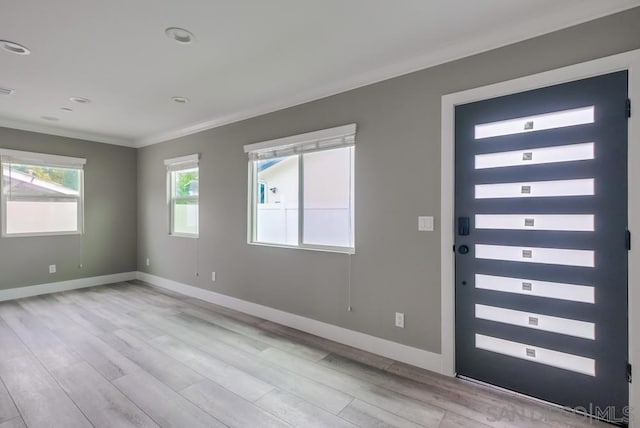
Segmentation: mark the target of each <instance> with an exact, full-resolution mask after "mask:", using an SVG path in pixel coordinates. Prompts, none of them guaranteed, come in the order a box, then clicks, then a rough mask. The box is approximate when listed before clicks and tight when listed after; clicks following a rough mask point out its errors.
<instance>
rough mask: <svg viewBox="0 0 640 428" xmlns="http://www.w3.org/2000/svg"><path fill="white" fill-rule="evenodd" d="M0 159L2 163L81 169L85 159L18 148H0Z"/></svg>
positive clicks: (85, 161)
mask: <svg viewBox="0 0 640 428" xmlns="http://www.w3.org/2000/svg"><path fill="white" fill-rule="evenodd" d="M0 161H1V162H2V163H3V164H21V165H46V166H50V167H57V168H72V169H83V168H84V165H85V164H86V163H87V160H86V159H84V158H74V157H69V156H59V155H50V154H46V153H32V152H23V151H19V150H9V149H0Z"/></svg>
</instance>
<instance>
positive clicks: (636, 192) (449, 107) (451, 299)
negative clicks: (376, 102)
mask: <svg viewBox="0 0 640 428" xmlns="http://www.w3.org/2000/svg"><path fill="white" fill-rule="evenodd" d="M623 70H627V71H628V72H629V98H630V99H631V106H632V115H631V118H630V120H629V141H628V153H627V157H628V165H629V172H628V178H627V180H628V184H629V186H628V187H629V194H628V198H629V213H628V214H629V230H631V232H632V235H631V241H632V242H631V248H632V250H631V251H630V252H629V261H628V263H629V299H628V305H629V338H628V339H629V362H631V364H632V365H633V366H635V367H639V368H640V338H636V339H634V334H636V333H638V332H640V324H639V323H640V311H638V312H637V313H634V312H633V311H631V308H632V307H636V308H640V289H634V287H633V284H634V281H640V189H639V188H637V187H634V186H632V183H640V165H637V164H636V165H634V162H633V160H636V161H640V49H638V50H633V51H629V52H625V53H622V54H617V55H612V56H608V57H604V58H600V59H596V60H592V61H588V62H584V63H580V64H576V65H570V66H567V67H563V68H559V69H555V70H551V71H546V72H542V73H537V74H533V75H529V76H525V77H521V78H517V79H513V80H508V81H505V82H500V83H496V84H492V85H487V86H482V87H479V88H474V89H469V90H466V91H462V92H456V93H452V94H447V95H444V96H443V97H442V127H441V132H442V135H441V189H440V198H441V199H440V206H441V212H440V215H441V275H442V276H441V311H442V314H441V323H442V330H441V353H442V373H443V374H445V375H448V376H455V374H456V373H455V293H454V290H455V254H454V252H453V251H452V249H453V245H454V243H455V228H454V199H455V107H456V106H457V105H461V104H467V103H471V102H475V101H482V100H487V99H491V98H496V97H500V96H504V95H511V94H514V93H519V92H524V91H528V90H533V89H539V88H543V87H546V86H552V85H557V84H561V83H566V82H571V81H574V80H580V79H585V78H589V77H594V76H598V75H602V74H607V73H612V72H616V71H623ZM634 166H635V168H634ZM638 286H639V287H640V284H639V285H638ZM635 326H638V327H635ZM637 370H640V369H637ZM629 404H630V406H631V407H632V408H634V409H636V414H635V415H633V414H632V416H631V426H636V425H638V426H640V382H639V381H637V380H636V382H635V383H631V384H629Z"/></svg>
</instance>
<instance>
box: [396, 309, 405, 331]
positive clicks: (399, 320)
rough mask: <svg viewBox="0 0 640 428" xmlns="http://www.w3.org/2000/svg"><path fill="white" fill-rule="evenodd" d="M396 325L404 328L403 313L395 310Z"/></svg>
mask: <svg viewBox="0 0 640 428" xmlns="http://www.w3.org/2000/svg"><path fill="white" fill-rule="evenodd" d="M396 327H400V328H404V314H403V313H402V312H396Z"/></svg>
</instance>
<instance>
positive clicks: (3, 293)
mask: <svg viewBox="0 0 640 428" xmlns="http://www.w3.org/2000/svg"><path fill="white" fill-rule="evenodd" d="M134 279H136V272H123V273H115V274H112V275H103V276H92V277H89V278H80V279H72V280H70V281H59V282H50V283H48V284H38V285H29V286H26V287H17V288H9V289H8V290H0V302H2V301H5V300H15V299H21V298H23V297H31V296H39V295H41V294H49V293H57V292H59V291H67V290H75V289H78V288H86V287H93V286H96V285H104V284H113V283H116V282H123V281H131V280H134Z"/></svg>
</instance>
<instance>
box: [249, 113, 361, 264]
mask: <svg viewBox="0 0 640 428" xmlns="http://www.w3.org/2000/svg"><path fill="white" fill-rule="evenodd" d="M356 130H357V127H356V124H355V123H352V124H349V125H344V126H338V127H335V128H329V129H323V130H320V131H315V132H308V133H305V134H299V135H293V136H290V137H284V138H278V139H275V140H269V141H263V142H259V143H254V144H248V145H246V146H244V151H245V153H247V154H248V156H249V182H248V210H247V243H248V244H250V245H258V246H267V247H280V248H295V249H303V250H314V251H327V252H337V253H346V254H355V206H354V205H355V204H354V195H355V184H354V169H355V150H354V151H353V153H354V156H353V158H352V160H351V171H350V174H351V178H350V183H349V184H350V188H351V189H350V201H349V211H350V222H349V234H350V235H351V236H350V239H351V244H352V246H351V247H338V246H327V245H316V244H306V243H304V162H303V154H305V153H311V152H317V151H323V150H332V149H338V148H346V147H353V148H355V137H356ZM287 156H298V244H297V245H287V244H276V243H270V242H262V241H258V240H257V233H258V230H257V224H256V223H257V208H258V186H259V184H258V179H257V177H258V171H257V161H259V160H264V159H269V158H275V157H287Z"/></svg>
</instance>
